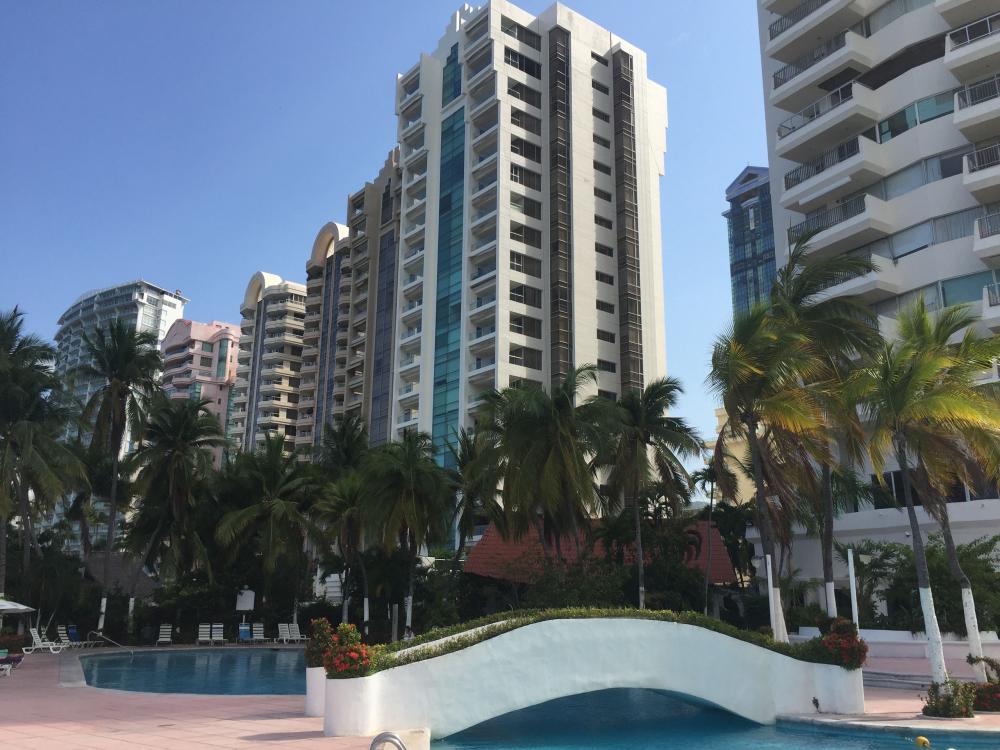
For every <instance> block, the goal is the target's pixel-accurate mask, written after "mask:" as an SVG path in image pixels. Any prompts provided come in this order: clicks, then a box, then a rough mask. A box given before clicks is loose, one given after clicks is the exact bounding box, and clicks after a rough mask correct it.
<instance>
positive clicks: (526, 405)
mask: <svg viewBox="0 0 1000 750" xmlns="http://www.w3.org/2000/svg"><path fill="white" fill-rule="evenodd" d="M596 381H597V369H596V368H595V367H593V366H592V365H585V366H582V367H580V368H577V369H574V370H570V372H568V373H567V374H566V377H565V378H563V380H562V381H561V382H560V383H559V384H557V385H556V386H554V387H553V388H552V392H551V394H550V393H547V392H546V391H545V390H543V389H542V388H541V387H540V386H536V385H532V384H523V385H520V386H518V387H511V388H505V389H504V390H502V391H497V392H494V393H491V394H488V395H487V397H486V403H485V406H484V408H483V410H482V420H481V424H480V427H479V431H480V432H481V433H483V435H484V439H485V440H486V443H487V445H488V446H489V448H488V450H489V451H490V452H491V454H492V455H493V458H492V459H490V460H491V461H493V462H494V463H495V465H496V467H497V471H496V477H497V481H498V482H499V483H502V487H503V489H502V493H501V498H502V501H503V507H504V509H505V510H506V512H507V514H508V518H509V520H510V526H509V532H510V534H512V535H513V536H515V537H520V536H522V535H523V534H524V533H525V532H527V531H528V530H529V529H532V528H534V529H536V530H537V532H538V535H539V539H540V541H541V543H542V545H543V548H544V549H545V550H546V551H547V552H548V551H549V550H550V549H551V548H552V547H553V546H555V551H556V554H557V555H559V556H561V554H562V551H561V539H562V537H563V535H567V534H570V535H572V536H573V538H574V540H576V544H577V545H579V538H580V534H579V532H580V527H581V525H582V524H584V523H585V522H586V519H587V518H588V517H589V516H590V515H591V514H592V512H593V511H594V510H595V508H596V505H597V502H598V499H597V494H596V493H595V490H594V481H593V472H592V470H591V465H590V457H591V456H593V455H594V454H595V453H596V451H597V448H598V442H599V441H598V437H599V430H600V427H599V425H600V421H601V420H600V418H599V412H598V411H597V410H596V409H594V408H593V407H592V406H591V405H590V404H582V405H578V403H577V402H578V401H579V399H580V391H581V390H582V389H583V388H584V386H585V385H587V384H590V383H596Z"/></svg>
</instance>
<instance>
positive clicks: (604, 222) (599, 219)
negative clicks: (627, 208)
mask: <svg viewBox="0 0 1000 750" xmlns="http://www.w3.org/2000/svg"><path fill="white" fill-rule="evenodd" d="M594 223H595V224H597V226H599V227H604V228H605V229H611V228H612V227H613V226H614V225H613V224H612V223H611V219H605V218H604V217H603V216H598V215H597V214H594Z"/></svg>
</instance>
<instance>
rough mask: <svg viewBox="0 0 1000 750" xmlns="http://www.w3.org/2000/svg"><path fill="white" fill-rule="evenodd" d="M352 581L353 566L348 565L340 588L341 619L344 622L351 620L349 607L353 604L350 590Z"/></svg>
mask: <svg viewBox="0 0 1000 750" xmlns="http://www.w3.org/2000/svg"><path fill="white" fill-rule="evenodd" d="M352 583H353V581H351V568H350V567H348V568H347V570H345V571H344V581H343V583H342V584H341V589H340V621H341V622H343V623H347V622H349V620H348V619H347V618H348V617H350V611H349V609H348V608H349V607H350V604H351V595H350V592H351V584H352Z"/></svg>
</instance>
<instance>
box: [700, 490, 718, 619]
mask: <svg viewBox="0 0 1000 750" xmlns="http://www.w3.org/2000/svg"><path fill="white" fill-rule="evenodd" d="M703 489H704V488H703ZM714 504H715V482H712V488H711V489H710V490H709V492H708V551H707V554H706V556H705V616H706V617H707V616H708V585H709V583H710V582H711V580H712V506H713V505H714Z"/></svg>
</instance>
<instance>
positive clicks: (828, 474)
mask: <svg viewBox="0 0 1000 750" xmlns="http://www.w3.org/2000/svg"><path fill="white" fill-rule="evenodd" d="M822 473H823V476H822V481H823V527H822V528H821V529H820V537H821V541H822V553H823V583H824V585H825V588H826V615H827V617H836V616H837V597H836V595H835V592H834V586H833V472H832V471H831V470H830V464H828V463H826V462H824V463H823V469H822Z"/></svg>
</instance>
